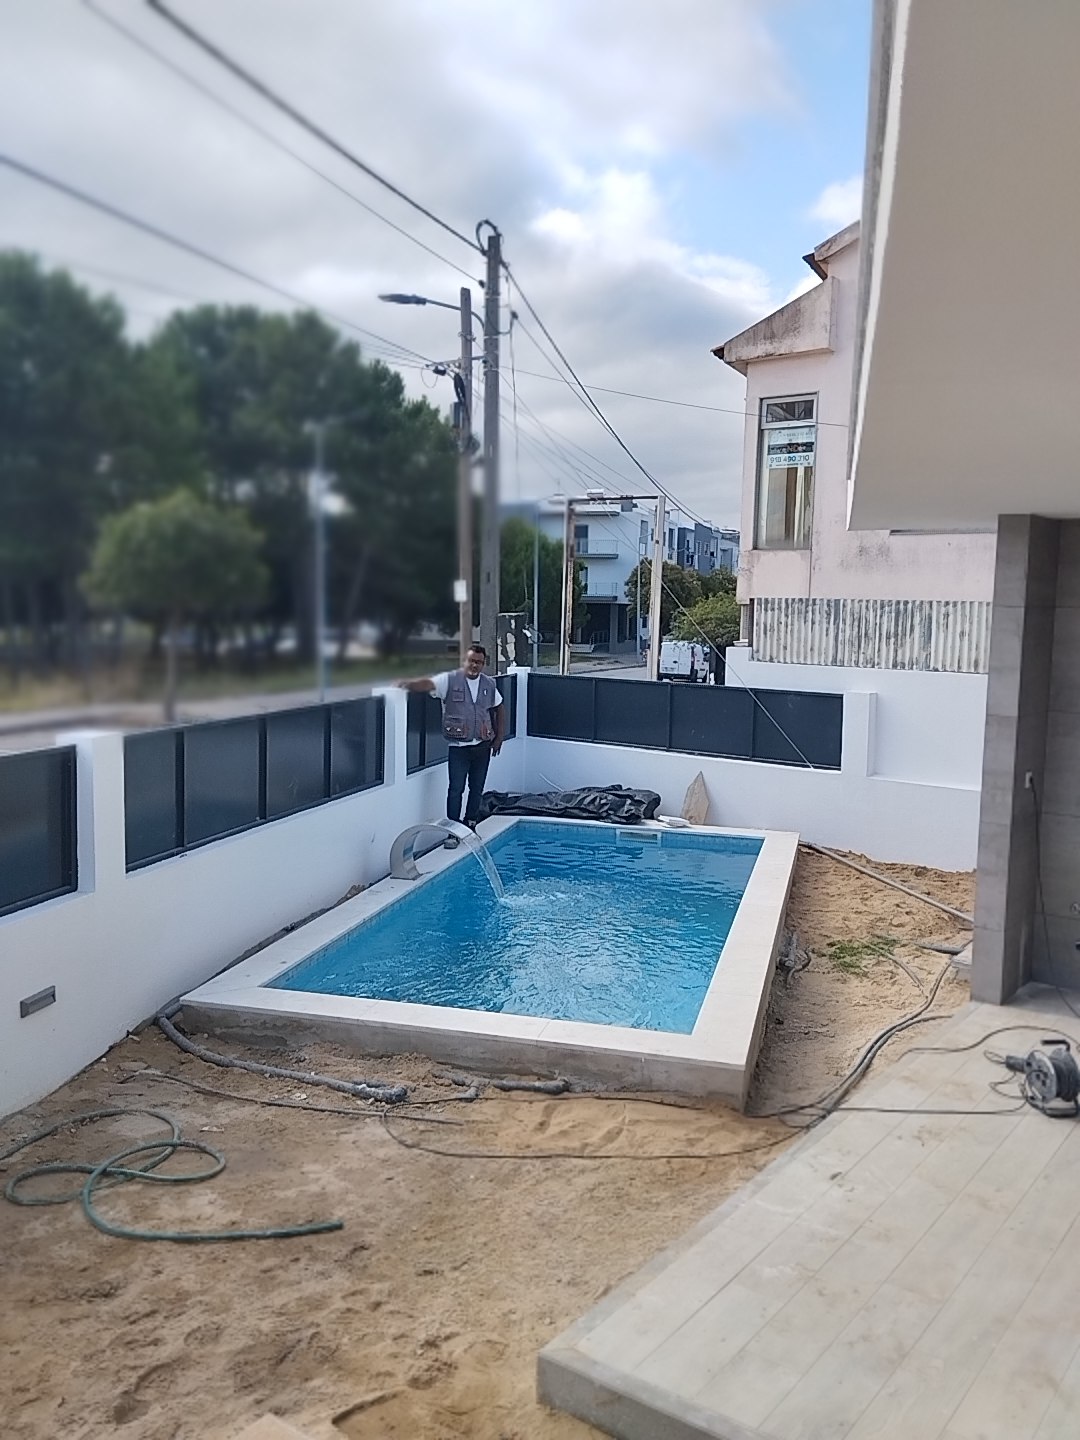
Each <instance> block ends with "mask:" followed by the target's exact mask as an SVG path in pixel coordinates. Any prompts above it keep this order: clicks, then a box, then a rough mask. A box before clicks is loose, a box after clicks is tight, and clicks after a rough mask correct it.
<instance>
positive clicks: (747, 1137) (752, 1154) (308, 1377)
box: [0, 851, 972, 1440]
mask: <svg viewBox="0 0 1080 1440" xmlns="http://www.w3.org/2000/svg"><path fill="white" fill-rule="evenodd" d="M877 868H879V869H881V870H882V871H884V872H885V873H888V874H890V875H893V876H895V877H897V878H899V879H901V880H902V881H903V882H904V883H906V884H909V885H912V886H913V887H914V888H916V889H920V890H923V891H925V892H928V893H930V894H932V895H935V896H937V897H938V898H940V899H942V900H944V901H946V902H948V903H950V904H952V905H955V906H958V907H959V908H961V909H967V908H970V904H971V900H972V879H971V877H970V876H966V875H963V876H954V875H943V874H939V873H936V872H933V871H927V870H918V869H912V868H911V867H898V866H888V867H883V866H879V867H877ZM789 924H790V925H791V927H792V929H793V930H794V931H795V933H796V934H797V936H798V938H799V941H800V944H801V946H802V947H803V951H802V957H801V959H800V961H799V963H800V964H801V965H804V966H805V968H802V969H800V970H799V971H798V972H797V973H794V974H792V975H791V976H790V977H789V978H784V977H778V979H777V982H776V985H775V987H774V991H773V996H772V1000H771V1003H770V1009H769V1023H768V1028H767V1032H766V1037H765V1042H764V1045H763V1048H762V1053H761V1058H760V1062H759V1065H758V1070H757V1074H756V1077H755V1084H754V1091H753V1095H752V1102H751V1108H752V1109H754V1110H756V1111H759V1112H762V1111H767V1110H770V1109H773V1108H777V1107H779V1106H781V1105H785V1104H789V1103H791V1102H793V1101H801V1100H807V1099H811V1098H813V1097H814V1096H816V1095H817V1094H819V1093H820V1092H821V1091H823V1090H824V1089H826V1088H827V1087H828V1085H829V1084H830V1083H831V1082H832V1081H833V1080H834V1079H835V1078H836V1077H837V1076H839V1075H841V1074H843V1073H844V1071H845V1070H846V1069H847V1067H848V1066H849V1065H850V1064H851V1062H852V1060H853V1059H854V1058H855V1056H856V1055H857V1054H858V1052H859V1050H860V1049H861V1048H862V1046H863V1045H864V1044H865V1043H866V1041H867V1040H868V1039H869V1038H870V1037H871V1036H872V1035H873V1034H875V1033H876V1032H877V1031H878V1030H880V1029H881V1028H882V1026H884V1025H886V1024H888V1023H889V1022H890V1021H891V1020H893V1019H894V1018H897V1017H899V1016H900V1015H902V1014H905V1013H907V1012H909V1011H911V1010H912V1009H913V1008H914V1007H915V1006H916V1005H917V1004H919V1003H920V1002H921V1000H922V997H923V994H924V991H925V990H926V988H927V987H929V986H931V985H932V984H933V983H934V981H935V979H936V978H937V977H938V975H939V972H940V971H941V969H942V966H943V965H945V964H947V957H946V956H944V955H942V954H939V953H935V952H933V951H930V950H925V949H921V948H919V946H918V945H917V944H916V943H915V942H917V941H922V942H931V943H944V944H950V943H962V942H963V941H964V940H965V939H966V938H967V932H965V930H964V927H963V926H962V925H961V924H959V923H957V922H955V921H953V920H951V919H950V918H949V917H948V916H946V915H944V914H942V913H941V912H940V911H936V910H933V909H931V908H930V907H928V906H925V905H922V904H921V903H920V902H918V901H915V900H911V899H909V898H907V897H906V896H904V895H902V894H900V893H899V892H897V891H895V890H891V889H889V888H887V887H885V886H882V885H880V884H879V883H878V882H876V881H873V880H870V879H867V878H865V877H863V876H860V875H858V874H856V873H855V872H853V871H851V870H849V869H846V868H845V867H843V866H841V865H838V864H837V863H836V862H835V861H832V860H829V859H827V858H825V857H823V856H819V855H816V854H813V853H810V852H807V851H804V852H802V854H801V855H800V860H799V866H798V870H797V874H796V880H795V886H794V890H793V895H792V901H791V907H790V912H789ZM900 961H903V962H904V965H906V967H907V968H906V969H905V968H904V966H903V965H901V964H900V963H899V962H900ZM807 962H808V963H807ZM909 972H910V973H909ZM966 994H967V991H966V982H965V981H964V980H963V979H962V978H958V977H954V976H952V975H950V976H949V977H948V978H946V979H945V980H944V982H943V983H942V985H941V988H940V990H939V992H938V996H937V999H936V1001H935V1004H934V1007H933V1008H934V1012H935V1013H938V1012H940V1013H945V1012H948V1011H951V1010H955V1008H956V1007H957V1006H958V1005H959V1004H961V1003H962V1002H963V1001H964V1000H965V999H966ZM933 1028H934V1027H933V1025H932V1024H931V1025H929V1026H925V1027H920V1029H919V1031H917V1032H914V1033H917V1034H918V1035H919V1036H920V1038H925V1037H926V1036H928V1035H930V1034H932V1032H933ZM219 1048H223V1049H234V1048H235V1047H232V1046H226V1045H224V1044H223V1043H222V1044H221V1045H220V1046H219ZM249 1053H250V1052H249ZM257 1058H260V1059H262V1060H270V1061H272V1062H276V1063H282V1062H285V1063H289V1064H291V1065H299V1066H302V1067H303V1068H306V1069H312V1070H318V1071H321V1072H327V1073H330V1074H334V1075H338V1076H341V1077H345V1078H357V1077H359V1076H362V1075H364V1076H378V1077H379V1078H387V1079H401V1080H403V1081H405V1082H406V1083H407V1084H408V1085H409V1086H410V1087H411V1099H412V1101H414V1102H417V1103H414V1104H410V1105H409V1106H406V1107H404V1108H400V1109H398V1110H395V1111H394V1112H393V1113H392V1114H390V1115H389V1116H388V1117H385V1118H384V1117H382V1116H380V1115H378V1114H375V1113H373V1112H372V1107H370V1106H367V1105H364V1104H362V1103H360V1102H357V1101H352V1100H349V1099H343V1098H342V1097H339V1096H335V1095H334V1094H332V1093H331V1092H329V1091H325V1090H317V1089H316V1088H315V1087H305V1086H300V1085H296V1084H292V1083H286V1084H282V1083H280V1082H274V1081H270V1080H266V1079H262V1078H260V1077H256V1076H254V1075H250V1074H242V1073H236V1072H227V1071H222V1070H221V1069H218V1068H215V1067H212V1066H209V1065H207V1064H204V1063H203V1062H202V1061H200V1060H197V1059H193V1058H191V1057H189V1056H185V1055H183V1054H181V1053H180V1052H179V1051H178V1050H177V1049H176V1048H174V1047H173V1046H172V1045H171V1044H170V1043H169V1042H168V1041H167V1040H166V1039H165V1038H164V1037H163V1036H162V1035H160V1034H159V1033H158V1032H157V1031H156V1030H150V1029H148V1030H144V1031H143V1032H141V1033H140V1034H139V1035H136V1036H132V1037H129V1038H128V1039H127V1040H125V1041H124V1042H123V1043H122V1044H120V1045H118V1046H116V1047H115V1048H114V1049H113V1050H112V1051H111V1052H110V1053H109V1054H108V1055H107V1056H106V1057H104V1059H102V1060H101V1061H99V1062H98V1063H97V1064H95V1065H93V1066H91V1067H90V1068H89V1069H88V1070H87V1071H85V1072H84V1073H83V1074H82V1075H80V1076H78V1077H77V1078H76V1079H75V1080H73V1081H71V1082H70V1083H69V1084H67V1085H65V1086H63V1087H62V1088H61V1089H60V1090H58V1091H56V1092H55V1093H54V1094H52V1095H50V1096H49V1097H48V1098H47V1099H46V1100H45V1101H43V1102H42V1103H41V1104H39V1105H37V1106H35V1107H33V1108H32V1109H31V1110H29V1111H26V1112H23V1113H22V1114H20V1115H16V1116H11V1117H8V1119H7V1120H6V1121H4V1122H2V1123H0V1151H2V1150H3V1149H4V1147H5V1146H7V1145H9V1144H10V1143H12V1142H13V1141H15V1140H17V1139H19V1138H20V1137H21V1136H23V1135H25V1134H27V1133H29V1132H30V1131H32V1130H33V1129H35V1128H37V1127H43V1126H46V1125H50V1124H53V1123H55V1122H56V1121H58V1120H61V1119H64V1118H65V1117H68V1116H71V1115H73V1114H75V1113H77V1112H80V1111H86V1110H91V1109H98V1108H109V1107H121V1106H122V1107H140V1106H149V1107H152V1108H154V1109H160V1110H164V1111H166V1112H168V1113H169V1114H170V1115H171V1116H173V1117H175V1119H176V1121H177V1122H178V1123H179V1124H180V1126H181V1127H182V1130H183V1134H184V1135H185V1136H186V1137H188V1138H190V1139H193V1140H198V1141H202V1142H205V1143H208V1144H210V1145H212V1146H214V1147H216V1148H217V1149H219V1150H220V1151H221V1152H222V1153H223V1154H224V1155H225V1156H226V1159H227V1162H228V1163H227V1167H226V1169H225V1171H224V1172H223V1173H222V1174H221V1175H220V1176H218V1177H217V1178H216V1179H213V1180H210V1181H208V1182H206V1183H203V1184H197V1185H192V1186H189V1187H184V1186H181V1187H176V1186H168V1187H158V1186H152V1185H148V1184H133V1185H126V1186H123V1187H119V1188H117V1189H114V1190H112V1191H111V1192H109V1191H105V1192H102V1193H101V1195H100V1197H99V1208H100V1210H101V1212H102V1213H103V1214H104V1215H106V1216H108V1217H109V1218H110V1219H115V1220H121V1221H123V1222H125V1223H127V1224H133V1225H139V1226H144V1227H156V1228H163V1229H168V1230H177V1229H206V1228H217V1229H224V1228H232V1227H237V1226H243V1227H248V1228H252V1227H264V1226H277V1225H288V1224H294V1223H301V1222H306V1221H311V1220H317V1219H324V1218H340V1219H342V1220H343V1221H344V1227H343V1229H341V1230H340V1231H337V1232H333V1233H330V1234H324V1235H313V1236H309V1237H306V1238H301V1239H286V1240H264V1241H244V1242H237V1243H232V1244H213V1245H210V1244H202V1245H180V1244H175V1243H165V1242H161V1243H150V1242H146V1241H133V1240H124V1239H115V1238H111V1237H108V1236H106V1235H104V1234H101V1233H99V1232H98V1231H97V1230H95V1229H93V1228H92V1227H91V1226H90V1224H89V1223H88V1222H87V1220H86V1219H85V1218H84V1216H83V1215H82V1213H81V1210H80V1207H79V1205H78V1204H77V1203H74V1204H67V1205H60V1206H52V1207H46V1208H19V1207H16V1206H14V1205H10V1204H6V1203H4V1202H2V1201H0V1294H2V1295H3V1299H4V1303H3V1306H2V1307H0V1353H2V1354H3V1357H4V1362H3V1364H2V1365H0V1416H2V1417H3V1433H4V1436H5V1440H46V1437H48V1440H53V1437H56V1440H91V1437H99V1436H121V1437H126V1440H196V1437H198V1440H207V1437H213V1440H225V1437H229V1436H232V1435H235V1434H236V1433H238V1432H239V1431H240V1430H242V1429H243V1428H244V1427H245V1426H246V1425H247V1424H250V1423H251V1422H252V1421H253V1420H255V1419H256V1418H257V1417H259V1416H261V1415H263V1414H266V1413H274V1414H277V1415H280V1416H282V1417H284V1418H286V1419H288V1420H289V1421H290V1422H291V1423H293V1424H294V1425H296V1426H298V1427H299V1428H300V1429H301V1430H302V1431H304V1432H306V1433H307V1434H309V1435H311V1436H312V1437H322V1440H331V1437H334V1436H337V1437H351V1440H384V1437H387V1440H389V1437H403V1440H404V1437H409V1440H416V1437H425V1440H426V1437H432V1440H464V1437H469V1440H574V1437H584V1436H586V1435H591V1434H595V1432H594V1431H592V1430H590V1429H589V1427H587V1426H584V1425H582V1424H579V1423H578V1422H577V1421H575V1420H572V1419H570V1418H569V1417H567V1416H563V1415H556V1414H554V1413H552V1412H550V1411H548V1410H545V1409H544V1408H543V1407H542V1406H540V1405H539V1404H538V1403H537V1401H536V1399H535V1393H534V1392H535V1368H536V1355H537V1352H538V1350H539V1349H540V1348H541V1346H543V1345H544V1344H545V1343H546V1342H547V1341H548V1340H549V1339H551V1338H552V1337H553V1336H555V1335H556V1334H558V1332H559V1331H560V1330H561V1329H563V1328H564V1327H565V1326H566V1325H568V1324H569V1323H570V1322H571V1321H572V1320H574V1319H576V1318H577V1317H578V1316H579V1315H580V1314H581V1313H582V1312H583V1311H584V1310H586V1309H588V1307H589V1306H590V1305H592V1304H593V1303H594V1302H595V1301H596V1300H597V1299H599V1298H600V1297H601V1296H602V1295H603V1294H605V1293H606V1292H607V1291H608V1290H609V1289H610V1288H611V1287H612V1286H613V1285H616V1284H617V1283H618V1282H619V1281H620V1280H622V1279H623V1278H624V1277H625V1276H627V1275H628V1274H630V1273H632V1272H633V1271H634V1270H635V1269H636V1268H637V1267H638V1266H639V1265H640V1264H642V1263H643V1262H644V1261H645V1260H646V1259H648V1258H649V1257H650V1256H651V1255H652V1254H654V1253H655V1252H656V1251H657V1250H658V1249H660V1248H661V1247H663V1246H664V1245H666V1244H668V1243H669V1242H671V1241H672V1240H674V1239H676V1238H677V1237H678V1236H679V1234H680V1233H681V1232H682V1231H684V1230H685V1229H687V1228H688V1227H689V1226H690V1225H691V1224H692V1223H693V1222H695V1221H696V1220H698V1219H700V1218H701V1217H702V1216H703V1215H705V1214H706V1213H707V1212H708V1211H709V1210H711V1209H712V1208H714V1207H715V1206H716V1205H718V1204H719V1203H720V1202H721V1201H723V1200H724V1198H725V1197H726V1196H727V1195H729V1194H730V1193H731V1192H732V1191H733V1190H734V1189H736V1188H737V1187H738V1186H740V1185H742V1184H743V1183H745V1182H746V1181H747V1180H748V1179H749V1178H750V1177H751V1176H752V1175H753V1174H754V1173H755V1172H756V1171H757V1170H758V1169H760V1168H761V1167H762V1166H763V1165H765V1164H767V1163H768V1162H769V1161H770V1160H771V1159H772V1158H774V1157H775V1156H776V1155H777V1154H778V1153H779V1151H780V1149H781V1148H782V1147H783V1146H784V1145H785V1144H787V1143H788V1140H789V1138H790V1137H791V1136H792V1134H793V1132H792V1131H791V1130H789V1129H788V1128H787V1127H786V1126H785V1125H783V1124H782V1123H781V1122H780V1121H778V1120H776V1119H768V1118H759V1119H754V1118H748V1117H746V1116H742V1115H738V1114H735V1113H733V1112H732V1111H730V1110H727V1109H725V1108H724V1107H723V1106H720V1105H714V1104H705V1103H701V1102H696V1101H679V1100H677V1098H676V1097H670V1096H663V1097H638V1098H629V1097H621V1096H620V1097H613V1098H598V1097H593V1096H568V1097H562V1098H549V1097H545V1096H536V1095H521V1094H499V1093H497V1092H494V1091H492V1090H490V1089H489V1090H487V1091H485V1092H484V1093H483V1095H482V1097H481V1098H480V1099H479V1100H477V1101H476V1102H474V1103H472V1104H465V1103H461V1102H460V1101H457V1100H454V1099H452V1098H451V1096H452V1095H453V1094H454V1093H455V1091H454V1089H453V1087H450V1086H448V1085H446V1084H445V1083H440V1080H439V1079H438V1078H437V1077H438V1076H440V1075H441V1074H442V1070H441V1068H440V1067H437V1066H433V1065H432V1064H431V1063H430V1062H428V1061H427V1060H425V1059H423V1058H421V1057H404V1058H398V1059H386V1060H378V1061H376V1060H368V1059H364V1060H361V1059H358V1058H357V1057H355V1056H350V1055H348V1054H346V1053H345V1052H344V1051H341V1050H338V1049H336V1048H334V1047H332V1046H323V1045H315V1046H310V1047H308V1048H306V1049H305V1050H304V1051H302V1052H299V1053H298V1052H296V1051H290V1052H288V1053H287V1054H283V1053H276V1054H268V1053H267V1052H259V1054H258V1056H257ZM887 1061H888V1052H887V1053H886V1056H885V1057H883V1060H882V1062H881V1063H883V1064H884V1063H887ZM181 1081H183V1082H191V1083H190V1084H185V1083H180V1082H181ZM191 1084H194V1085H198V1086H206V1087H212V1088H213V1089H214V1090H216V1091H220V1092H223V1093H221V1094H209V1093H206V1092H205V1091H204V1090H201V1089H194V1088H191ZM229 1096H232V1097H246V1098H243V1099H241V1098H228V1097H229ZM274 1097H277V1098H284V1099H290V1100H293V1101H295V1102H296V1103H297V1104H300V1105H324V1106H330V1107H336V1108H338V1109H341V1110H344V1111H346V1112H347V1113H346V1114H326V1113H319V1112H315V1111H307V1110H302V1109H291V1108H271V1107H267V1106H264V1105H261V1104H256V1103H251V1102H252V1101H253V1100H264V1099H267V1098H274ZM420 1102H436V1103H420ZM429 1121H443V1122H451V1123H441V1124H436V1123H426V1122H429ZM160 1133H161V1127H160V1126H159V1125H157V1123H156V1122H155V1121H153V1120H152V1119H150V1118H148V1117H144V1116H121V1117H115V1118H111V1119H107V1120H104V1121H101V1122H98V1123H97V1124H95V1125H93V1126H82V1127H78V1128H75V1127H72V1128H67V1129H65V1130H64V1131H63V1132H61V1134H59V1135H58V1136H57V1137H56V1138H55V1139H54V1140H52V1141H48V1142H45V1143H43V1144H42V1145H40V1146H39V1147H37V1148H36V1149H35V1150H34V1151H32V1152H29V1153H25V1154H22V1155H19V1156H16V1157H15V1158H14V1159H12V1160H10V1161H8V1162H7V1163H6V1165H5V1166H4V1167H3V1168H4V1169H5V1170H6V1172H7V1177H10V1175H11V1173H12V1172H13V1171H14V1170H15V1169H17V1168H19V1167H21V1166H22V1165H23V1164H28V1163H31V1162H34V1161H44V1160H61V1159H80V1160H96V1159H101V1158H104V1157H105V1156H107V1155H110V1154H113V1153H116V1152H117V1151H119V1150H121V1149H123V1148H124V1147H125V1146H126V1145H130V1144H133V1143H136V1142H137V1141H138V1140H139V1139H141V1138H143V1137H144V1136H147V1135H157V1134H160ZM439 1151H450V1152H453V1153H451V1154H441V1153H437V1152H439ZM508 1156H513V1157H515V1158H505V1157H508ZM496 1157H499V1158H496ZM540 1157H547V1158H540ZM571 1157H572V1158H571ZM612 1157H617V1158H612ZM200 1163H201V1161H200V1159H199V1158H198V1157H183V1158H181V1157H180V1156H177V1157H175V1158H174V1160H172V1161H169V1162H167V1164H166V1165H164V1166H163V1167H162V1168H163V1169H166V1170H168V1169H179V1168H182V1167H183V1166H192V1165H197V1164H200ZM7 1177H0V1178H7ZM71 1183H72V1182H71V1177H66V1178H65V1179H62V1180H60V1179H51V1180H50V1179H46V1180H42V1181H39V1182H36V1184H35V1185H34V1186H33V1187H31V1188H32V1190H33V1191H34V1192H35V1193H37V1192H40V1191H41V1190H43V1189H47V1188H49V1187H52V1188H54V1189H55V1188H59V1186H61V1185H65V1186H69V1187H70V1185H71Z"/></svg>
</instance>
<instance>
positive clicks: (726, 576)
mask: <svg viewBox="0 0 1080 1440" xmlns="http://www.w3.org/2000/svg"><path fill="white" fill-rule="evenodd" d="M663 579H664V587H663V589H662V591H661V592H660V633H661V635H662V636H663V635H674V636H675V638H676V639H691V638H695V637H691V636H689V635H687V636H683V635H681V634H679V633H678V631H677V630H676V629H675V624H676V621H677V619H678V617H679V615H682V614H685V612H686V611H688V610H693V609H694V607H695V606H696V605H699V604H701V603H702V602H703V601H705V600H709V599H711V598H714V597H718V596H728V597H730V598H731V600H732V603H734V599H735V576H734V575H732V574H730V573H729V572H728V571H726V570H714V571H713V572H712V574H711V575H700V574H698V572H697V571H696V570H684V569H683V567H682V566H681V565H672V564H671V563H670V562H669V561H667V560H665V561H664V570H663ZM639 582H640V585H641V613H642V615H645V614H646V612H647V610H648V607H649V594H650V590H649V587H650V585H651V584H652V563H651V561H649V560H641V561H639V562H638V564H637V566H636V567H635V569H633V570H632V571H631V572H630V576H629V578H628V579H627V582H626V598H627V600H629V601H630V603H631V604H632V605H634V604H636V603H637V596H638V584H639ZM712 613H713V612H712V611H710V614H712ZM737 613H738V607H736V614H737ZM696 638H700V635H698V636H697V637H696ZM735 638H736V639H738V625H737V624H736V627H735Z"/></svg>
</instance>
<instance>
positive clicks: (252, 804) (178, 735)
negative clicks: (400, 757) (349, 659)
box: [124, 697, 385, 870]
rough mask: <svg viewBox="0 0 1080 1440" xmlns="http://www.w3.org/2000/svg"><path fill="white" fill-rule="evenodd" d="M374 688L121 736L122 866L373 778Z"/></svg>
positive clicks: (379, 724) (379, 744)
mask: <svg viewBox="0 0 1080 1440" xmlns="http://www.w3.org/2000/svg"><path fill="white" fill-rule="evenodd" d="M384 713H385V706H384V703H383V700H382V699H381V697H371V698H368V699H363V700H350V701H341V702H338V703H336V704H332V705H318V706H311V707H307V708H305V709H302V710H279V711H275V712H273V713H272V714H269V715H256V716H248V717H245V718H243V719H240V720H226V721H218V722H213V723H209V724H204V725H186V726H181V727H179V728H177V729H172V730H154V731H148V732H144V733H142V734H132V735H127V736H125V738H124V803H125V824H126V832H127V868H128V869H129V870H133V869H137V868H138V867H140V866H143V865H148V864H152V863H153V862H154V861H157V860H164V859H166V858H167V857H168V856H170V855H176V854H179V853H181V852H183V851H184V850H188V849H191V848H192V847H193V846H196V845H202V844H206V843H208V842H209V841H211V840H217V839H220V838H222V837H223V836H226V835H232V834H236V833H237V832H238V831H241V830H246V829H250V828H251V827H252V826H254V825H261V824H264V823H265V822H267V821H270V820H277V819H280V818H281V817H282V816H285V815H291V814H295V813H296V812H297V811H299V810H304V809H308V808H310V807H311V806H313V805H321V804H325V803H326V802H327V801H328V800H332V799H338V798H339V797H341V796H344V795H350V794H354V793H356V792H357V791H360V790H366V789H369V788H371V787H372V786H374V785H381V784H382V782H383V774H384V754H385V748H384V738H383V726H384Z"/></svg>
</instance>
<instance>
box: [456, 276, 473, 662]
mask: <svg viewBox="0 0 1080 1440" xmlns="http://www.w3.org/2000/svg"><path fill="white" fill-rule="evenodd" d="M472 325H473V318H472V291H471V290H470V289H469V288H468V286H467V285H463V286H462V287H461V382H462V390H463V398H461V399H459V402H458V403H459V413H460V416H461V419H460V422H459V425H458V493H457V542H458V580H457V583H456V584H455V586H454V590H455V592H456V594H455V599H456V600H457V602H458V633H459V635H460V637H461V638H460V641H459V645H458V650H459V657H458V658H459V661H460V663H461V665H462V667H463V668H464V665H465V655H466V652H467V651H468V648H469V646H470V645H471V644H472V638H473V594H472V588H473V538H472V524H473V500H472V404H473V360H472Z"/></svg>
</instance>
